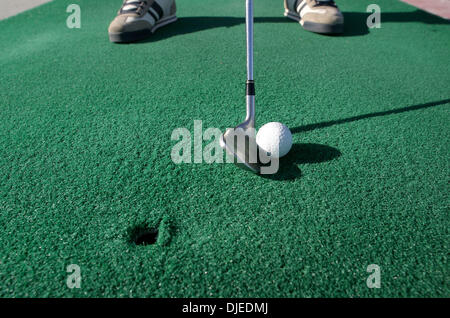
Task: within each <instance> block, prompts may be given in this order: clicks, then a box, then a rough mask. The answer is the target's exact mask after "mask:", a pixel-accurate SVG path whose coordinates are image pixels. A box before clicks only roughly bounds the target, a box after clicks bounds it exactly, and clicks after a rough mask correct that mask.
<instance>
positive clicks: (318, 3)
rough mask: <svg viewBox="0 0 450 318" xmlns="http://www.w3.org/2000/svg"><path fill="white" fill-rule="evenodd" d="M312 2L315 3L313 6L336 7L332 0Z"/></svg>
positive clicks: (315, 0)
mask: <svg viewBox="0 0 450 318" xmlns="http://www.w3.org/2000/svg"><path fill="white" fill-rule="evenodd" d="M314 2H315V3H316V4H315V5H314V6H315V7H320V6H332V7H336V3H334V1H333V0H314Z"/></svg>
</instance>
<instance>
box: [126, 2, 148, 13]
mask: <svg viewBox="0 0 450 318" xmlns="http://www.w3.org/2000/svg"><path fill="white" fill-rule="evenodd" d="M146 5H147V1H146V0H144V1H139V0H127V1H124V2H123V4H122V8H120V14H126V13H136V14H139V15H140V14H142V12H143V11H144V8H145V6H146Z"/></svg>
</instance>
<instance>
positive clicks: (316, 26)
mask: <svg viewBox="0 0 450 318" xmlns="http://www.w3.org/2000/svg"><path fill="white" fill-rule="evenodd" d="M284 16H285V17H287V18H289V19H292V20H294V21H297V22H299V23H300V24H301V26H302V27H303V29H305V30H307V31H311V32H314V33H321V34H342V33H344V25H343V24H323V23H315V22H309V21H304V20H302V19H301V18H300V16H299V15H298V14H296V13H294V12H292V11H289V10H286V11H285V12H284Z"/></svg>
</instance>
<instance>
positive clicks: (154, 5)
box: [151, 1, 164, 18]
mask: <svg viewBox="0 0 450 318" xmlns="http://www.w3.org/2000/svg"><path fill="white" fill-rule="evenodd" d="M151 8H152V9H153V10H155V11H156V13H158V15H159V16H160V18H162V17H163V15H164V11H163V9H162V8H161V6H160V5H159V4H158V2H156V1H155V2H153V4H152V6H151Z"/></svg>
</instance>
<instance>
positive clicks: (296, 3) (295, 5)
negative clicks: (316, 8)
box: [293, 0, 300, 11]
mask: <svg viewBox="0 0 450 318" xmlns="http://www.w3.org/2000/svg"><path fill="white" fill-rule="evenodd" d="M299 1H300V0H295V2H294V7H293V8H294V11H295V10H296V9H297V6H298V2H299Z"/></svg>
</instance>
